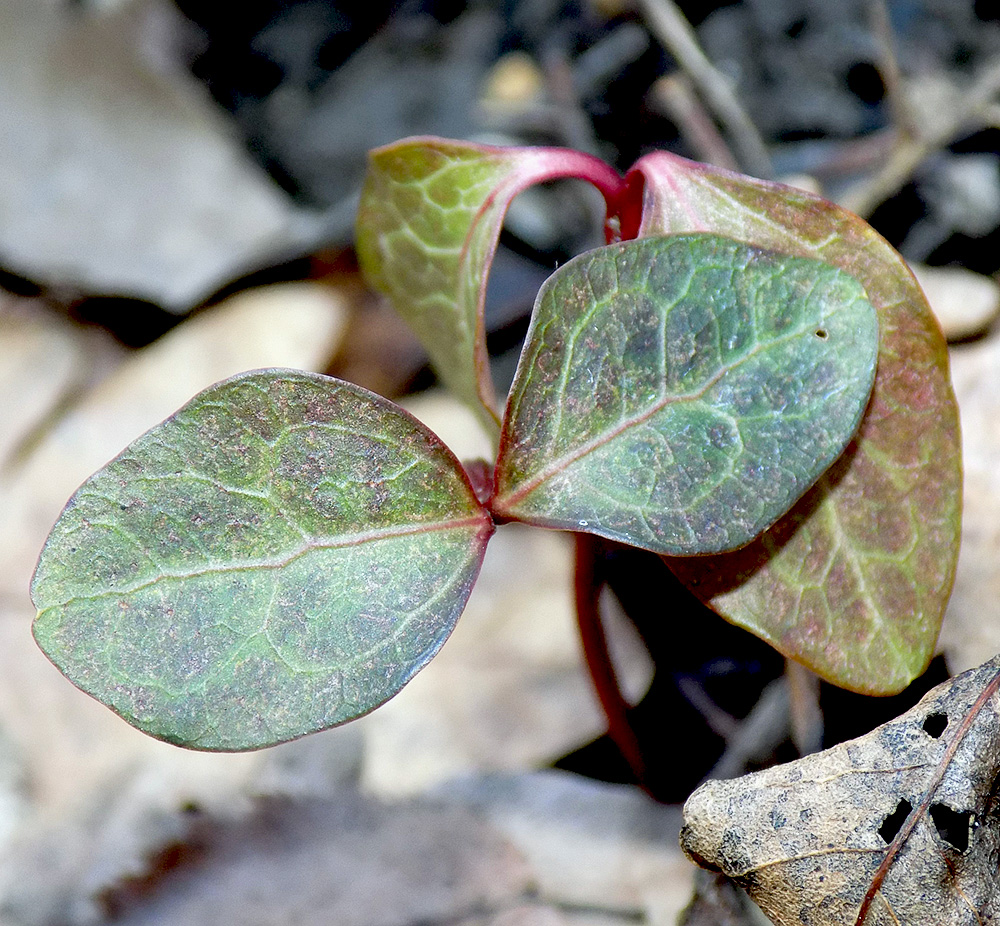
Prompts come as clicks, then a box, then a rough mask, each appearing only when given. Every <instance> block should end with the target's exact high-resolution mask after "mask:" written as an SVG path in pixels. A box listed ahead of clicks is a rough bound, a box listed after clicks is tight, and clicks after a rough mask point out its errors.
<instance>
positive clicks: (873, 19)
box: [868, 0, 920, 138]
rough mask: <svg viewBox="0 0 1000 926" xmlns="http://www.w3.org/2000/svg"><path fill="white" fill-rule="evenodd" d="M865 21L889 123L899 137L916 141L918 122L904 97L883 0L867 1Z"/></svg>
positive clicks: (890, 23) (918, 128) (904, 93)
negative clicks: (876, 51) (873, 44)
mask: <svg viewBox="0 0 1000 926" xmlns="http://www.w3.org/2000/svg"><path fill="white" fill-rule="evenodd" d="M868 22H869V25H870V27H871V30H872V36H873V38H874V39H875V45H876V48H877V49H878V62H877V64H878V71H879V76H881V78H882V83H883V85H884V86H885V98H886V103H887V104H888V106H889V111H890V113H891V114H892V123H893V125H894V126H895V127H896V130H897V131H898V132H899V133H900V134H901V135H902V136H904V137H907V138H916V137H918V136H919V135H920V127H919V122H918V120H917V119H916V118H915V116H914V113H913V107H912V106H911V105H910V101H909V100H908V99H907V98H906V92H905V87H904V86H903V77H902V74H901V73H900V70H899V59H898V58H897V57H896V49H895V41H894V38H893V33H892V21H891V19H890V18H889V8H888V7H887V6H886V2H885V0H868Z"/></svg>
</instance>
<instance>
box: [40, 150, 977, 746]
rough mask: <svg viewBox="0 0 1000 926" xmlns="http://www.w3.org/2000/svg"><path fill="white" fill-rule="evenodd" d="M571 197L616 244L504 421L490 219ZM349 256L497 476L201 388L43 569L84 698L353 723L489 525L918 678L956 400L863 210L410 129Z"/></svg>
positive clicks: (85, 491) (403, 676) (947, 494)
mask: <svg viewBox="0 0 1000 926" xmlns="http://www.w3.org/2000/svg"><path fill="white" fill-rule="evenodd" d="M559 177H575V178H580V179H583V180H586V181H589V182H590V183H592V184H594V185H595V186H596V187H597V189H598V190H600V192H601V193H602V194H603V197H604V199H605V201H606V204H607V222H606V227H605V230H606V235H607V244H606V246H604V247H600V248H597V249H595V250H592V251H589V252H587V253H584V254H581V255H579V256H577V257H576V258H574V259H573V260H571V261H569V262H568V263H566V264H565V265H564V266H562V267H560V268H559V269H557V270H556V271H555V273H553V274H552V276H551V277H550V278H549V279H548V280H547V281H546V282H545V284H544V285H543V286H542V287H541V290H540V292H539V293H538V297H537V300H536V302H535V306H534V311H533V315H532V318H531V322H530V327H529V331H528V334H527V337H526V340H525V344H524V347H523V351H522V354H521V358H520V363H519V366H518V369H517V373H516V375H515V378H514V382H513V385H512V387H511V389H510V392H509V394H508V396H507V397H506V402H505V403H504V404H503V407H502V408H501V407H500V405H499V403H498V401H497V396H496V395H495V392H494V388H493V385H492V382H491V379H490V372H489V364H488V358H487V353H486V344H485V335H484V321H483V306H484V300H485V291H486V280H487V274H488V271H489V267H490V263H491V260H492V257H493V254H494V252H495V249H496V246H497V240H498V236H499V233H500V229H501V225H502V222H503V218H504V214H505V211H506V209H507V207H508V205H509V204H510V202H511V200H512V199H513V198H514V196H516V195H517V194H518V193H519V192H520V191H522V190H524V189H525V188H526V187H528V186H530V185H531V184H535V183H540V182H544V181H549V180H552V179H555V178H559ZM357 247H358V253H359V256H360V259H361V263H362V268H363V270H364V272H365V274H366V276H367V278H368V279H369V281H370V282H371V284H372V285H373V286H374V287H375V288H377V289H378V290H380V291H382V292H383V293H385V294H386V295H387V296H388V297H389V299H391V300H392V302H393V303H394V304H395V306H396V308H397V309H398V311H399V312H400V313H402V315H403V316H404V317H405V318H406V319H407V320H408V321H409V322H410V324H411V325H412V326H413V328H414V329H415V330H416V332H417V333H418V335H419V336H420V337H421V339H422V340H423V343H424V345H425V346H426V349H427V351H428V352H429V355H430V357H431V358H432V362H433V363H434V365H435V367H436V369H437V371H438V373H439V375H440V377H441V379H442V380H443V381H444V382H445V383H446V384H447V385H448V386H449V387H450V388H451V389H453V390H454V391H455V392H456V393H457V395H458V396H460V397H461V398H462V399H463V400H464V401H465V402H467V403H469V404H470V405H472V406H473V407H474V408H475V409H476V410H477V412H478V414H479V416H480V418H481V420H482V421H483V423H484V424H485V426H486V427H487V428H488V429H490V431H491V433H492V434H493V436H494V438H495V447H496V457H495V459H494V460H493V461H491V462H489V463H487V462H484V461H477V462H475V463H471V464H465V465H463V464H462V463H461V462H460V461H459V460H457V459H456V458H455V456H454V455H453V454H452V453H451V452H450V451H449V450H448V448H447V447H445V446H444V445H443V444H442V442H441V441H440V440H439V439H438V438H437V437H436V436H435V435H434V434H433V433H431V432H430V431H429V430H428V429H427V428H426V427H424V426H423V425H422V424H421V423H420V422H418V421H417V420H415V419H414V418H413V417H411V416H410V415H409V414H408V413H406V412H405V411H403V410H402V409H400V408H399V407H398V406H396V405H394V404H393V403H391V402H389V401H387V400H386V399H383V398H380V397H379V396H376V395H374V394H372V393H370V392H368V391H366V390H364V389H361V388H359V387H358V386H355V385H352V384H350V383H346V382H342V381H338V380H335V379H332V378H329V377H325V376H320V375H316V374H312V373H303V372H298V371H294V370H277V369H272V370H258V371H253V372H248V373H244V374H241V375H239V376H236V377H234V378H232V379H230V380H227V381H225V382H222V383H219V384H217V385H215V386H213V387H211V388H210V389H208V390H206V391H205V392H203V393H201V394H200V395H198V396H196V397H195V398H194V399H192V400H191V402H190V403H188V404H187V405H186V406H185V407H184V408H182V409H181V410H180V411H178V412H177V413H176V414H175V415H174V416H173V417H171V418H169V419H168V420H167V421H165V422H163V423H162V424H160V425H158V426H157V427H155V428H153V429H152V430H151V431H149V432H148V433H146V434H145V435H143V436H141V437H139V438H138V439H137V440H136V441H134V442H133V443H132V444H131V445H130V446H129V447H127V448H126V449H125V450H124V451H123V452H122V453H121V454H120V455H119V456H118V457H116V458H115V459H114V460H113V461H111V463H109V464H108V465H107V466H106V467H104V468H103V469H102V470H100V471H99V472H98V473H96V474H95V475H94V476H92V477H91V478H90V479H89V480H87V482H85V483H84V485H83V486H81V488H80V489H79V490H78V491H77V493H76V494H75V495H74V496H73V498H72V499H71V500H70V502H69V503H68V505H67V507H66V509H65V511H64V512H63V514H62V516H61V517H60V518H59V520H58V522H57V523H56V525H55V526H54V527H53V529H52V532H51V534H50V536H49V539H48V541H47V542H46V545H45V548H44V550H43V551H42V555H41V558H40V561H39V565H38V568H37V571H36V574H35V578H34V582H33V585H32V595H33V598H34V601H35V604H36V605H37V607H38V615H37V618H36V620H35V623H34V634H35V638H36V640H37V641H38V644H39V645H40V646H41V648H42V649H43V650H44V652H45V653H46V654H47V655H48V656H49V658H50V659H51V660H52V661H53V662H54V663H55V664H56V665H57V666H58V667H59V668H60V669H61V670H62V672H63V673H64V674H65V675H66V676H67V677H68V678H69V679H70V680H71V681H72V682H74V683H75V684H76V685H78V686H79V687H80V688H82V689H83V690H84V691H86V692H88V693H90V694H91V695H93V696H94V697H96V698H97V699H99V700H100V701H102V702H104V703H105V704H107V705H108V706H109V707H110V708H112V709H113V710H114V711H116V712H117V713H119V714H120V715H121V716H122V717H124V718H125V719H126V720H127V721H129V722H130V723H132V724H134V725H135V726H137V727H139V728H140V729H142V730H144V731H145V732H147V733H150V734H152V735H153V736H157V737H159V738H161V739H164V740H168V741H170V742H173V743H177V744H179V745H183V746H187V747H191V748H196V749H206V750H243V749H255V748H259V747H263V746H268V745H272V744H275V743H279V742H283V741H286V740H290V739H293V738H295V737H298V736H301V735H303V734H306V733H310V732H313V731H317V730H321V729H324V728H328V727H331V726H334V725H337V724H340V723H343V722H345V721H348V720H351V719H353V718H356V717H359V716H361V715H363V714H365V713H367V712H369V711H371V710H373V709H374V708H376V707H377V706H378V705H379V704H381V703H383V702H384V701H386V700H387V699H388V698H390V697H392V696H393V695H394V694H395V693H397V692H398V691H399V690H400V689H401V688H402V687H403V685H405V684H406V683H407V681H408V680H409V679H411V678H412V677H413V676H414V674H415V673H416V672H418V671H419V670H420V669H421V668H422V667H423V666H424V665H425V664H426V663H427V662H428V661H429V660H430V659H431V658H432V657H433V656H434V655H435V653H437V651H438V650H439V649H440V647H441V646H442V645H443V644H444V642H445V640H446V638H447V637H448V635H449V633H450V632H451V630H452V628H453V627H454V626H455V623H456V621H457V620H458V618H459V616H460V614H461V612H462V609H463V607H464V605H465V603H466V601H467V599H468V596H469V594H470V592H471V590H472V587H473V584H474V582H475V580H476V576H477V573H478V571H479V568H480V565H481V564H482V561H483V557H484V554H485V551H486V548H487V544H488V541H489V539H490V537H491V535H492V534H493V532H494V530H495V529H496V526H497V525H499V524H502V523H504V522H508V521H521V522H525V523H528V524H533V525H537V526H539V527H542V528H550V529H556V530H564V531H575V532H583V533H589V534H595V535H598V536H599V537H604V538H610V539H612V540H615V541H618V542H622V543H625V544H630V545H633V546H636V547H640V548H644V549H647V550H652V551H655V552H656V553H658V554H660V555H661V556H663V557H664V558H665V560H666V562H667V564H668V565H669V566H670V568H671V569H672V570H673V571H674V572H675V573H676V574H677V575H678V576H679V577H680V578H681V580H682V581H683V582H684V583H686V584H687V585H688V586H689V587H690V588H691V589H692V590H693V591H694V592H695V593H696V594H697V595H698V596H699V597H700V598H702V600H704V601H705V602H706V603H708V604H709V605H710V606H711V607H713V608H714V609H716V610H717V611H718V612H719V613H720V614H722V615H723V616H724V617H725V618H726V619H728V620H730V621H732V622H734V623H736V624H739V625H741V626H743V627H745V628H747V629H749V630H751V631H752V632H753V633H755V634H757V635H759V636H760V637H762V638H764V639H765V640H767V641H769V642H770V643H771V644H773V645H774V646H775V647H776V648H777V649H778V650H780V651H781V652H782V653H784V654H785V655H786V656H788V657H790V658H792V659H795V660H798V661H799V662H802V663H804V664H805V665H807V666H809V667H811V668H812V669H814V670H815V671H816V672H818V673H819V674H820V675H821V676H823V677H825V678H827V679H829V680H831V681H833V682H836V683H838V684H840V685H843V686H846V687H850V688H852V689H854V690H858V691H863V692H869V693H891V692H895V691H898V690H900V689H902V688H903V687H905V685H906V684H907V683H908V682H909V681H910V680H911V679H912V678H914V677H915V676H916V675H917V674H919V673H920V672H921V671H922V670H923V669H924V667H925V666H926V664H927V662H928V661H929V659H930V656H931V655H932V652H933V647H934V643H935V640H936V637H937V632H938V628H939V625H940V621H941V616H942V612H943V609H944V605H945V603H946V601H947V598H948V594H949V591H950V587H951V582H952V577H953V574H954V567H955V560H956V554H957V546H958V530H959V517H960V507H959V506H960V494H961V493H960V488H961V486H960V481H961V474H960V458H959V440H958V423H957V411H956V407H955V402H954V398H953V395H952V392H951V389H950V385H949V381H948V371H947V355H946V352H945V345H944V343H943V340H942V337H941V335H940V332H939V329H938V328H937V325H936V322H935V321H934V319H933V316H932V315H931V312H930V310H929V308H928V306H927V304H926V302H925V300H924V298H923V296H922V294H921V292H920V290H919V288H918V287H917V285H916V283H915V282H914V279H913V277H912V275H911V274H910V272H909V270H908V269H907V267H906V265H905V264H904V262H903V261H902V259H901V258H900V257H899V256H898V255H897V254H896V253H895V252H894V251H893V250H892V249H891V248H890V247H889V245H888V244H886V242H885V241H884V240H883V239H881V238H880V237H879V236H878V235H877V234H876V233H875V232H874V231H873V230H872V229H871V228H870V227H869V226H868V225H866V224H865V223H864V222H863V221H862V220H860V219H859V218H857V217H856V216H854V215H851V214H849V213H847V212H845V211H844V210H842V209H840V208H838V207H837V206H835V205H833V204H832V203H829V202H826V201H824V200H822V199H820V198H818V197H816V196H813V195H811V194H808V193H805V192H802V191H799V190H795V189H792V188H789V187H784V186H781V185H778V184H773V183H765V182H762V181H759V180H754V179H751V178H749V177H744V176H740V175H737V174H734V173H730V172H727V171H723V170H719V169H716V168H713V167H709V166H706V165H703V164H696V163H692V162H689V161H686V160H683V159H681V158H678V157H675V156H673V155H670V154H666V153H655V154H651V155H646V156H644V157H643V158H641V159H640V160H639V161H638V162H637V163H636V165H635V166H634V167H633V168H632V169H631V170H630V171H629V172H628V173H627V174H626V175H625V176H624V177H622V176H620V175H619V174H618V173H616V172H615V171H614V170H612V169H611V168H610V167H609V166H607V165H606V164H604V163H602V162H600V161H598V160H596V159H594V158H592V157H590V156H588V155H584V154H581V153H578V152H573V151H565V150H560V149H533V148H496V147H487V146H483V145H475V144H469V143H464V142H456V141H446V140H442V139H435V138H418V139H408V140H404V141H401V142H398V143H396V144H393V145H390V146H387V147H385V148H381V149H379V150H376V151H374V152H373V153H372V155H371V159H370V168H369V172H368V176H367V179H366V183H365V186H364V190H363V193H362V197H361V204H360V210H359V215H358V226H357ZM669 612H670V603H669V602H664V619H669Z"/></svg>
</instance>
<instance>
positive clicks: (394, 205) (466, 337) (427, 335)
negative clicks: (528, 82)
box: [357, 138, 620, 434]
mask: <svg viewBox="0 0 1000 926" xmlns="http://www.w3.org/2000/svg"><path fill="white" fill-rule="evenodd" d="M566 176H570V177H579V176H583V177H587V178H589V179H591V180H593V181H594V182H596V183H597V184H598V185H599V186H601V185H616V184H619V183H620V178H619V177H618V175H617V174H616V173H615V172H614V171H613V170H612V169H611V168H610V167H608V166H607V165H606V164H604V163H603V162H601V161H598V160H597V159H596V158H593V157H590V156H589V155H585V154H582V153H580V152H577V151H569V150H565V149H558V148H497V147H491V146H488V145H476V144H470V143H468V142H459V141H450V140H447V139H440V138H416V139H404V140H402V141H399V142H396V143H394V144H391V145H387V146H386V147H384V148H378V149H376V150H375V151H373V152H371V154H370V156H369V167H368V173H367V175H366V177H365V183H364V187H363V189H362V192H361V203H360V205H359V207H358V221H357V250H358V258H359V260H360V263H361V267H362V270H363V271H364V273H365V276H366V277H367V279H368V280H369V282H370V283H371V284H372V285H373V286H374V287H375V288H376V289H378V290H380V291H381V292H383V293H385V294H386V295H387V296H388V297H389V298H390V300H391V301H392V304H393V306H394V307H395V309H396V311H397V312H399V314H400V315H401V316H402V317H403V318H404V319H406V321H407V322H409V324H410V325H411V327H412V328H413V330H414V331H415V332H416V334H417V336H418V337H419V338H420V341H421V343H422V344H423V346H424V348H425V350H427V352H428V354H429V356H430V358H431V362H432V364H433V365H434V368H435V370H436V371H437V373H438V375H439V376H440V377H441V379H442V381H443V382H444V383H445V384H446V385H447V386H448V388H449V389H451V390H452V391H453V392H454V393H455V394H456V395H457V396H458V397H459V398H460V399H461V400H462V401H464V402H466V403H467V404H469V405H470V406H471V407H472V408H474V409H476V410H477V411H478V412H479V413H480V414H481V415H482V416H484V420H485V421H486V423H487V424H488V425H489V426H490V428H491V430H492V431H493V433H494V434H495V433H496V426H497V419H496V395H495V393H494V391H493V385H492V382H491V380H490V374H489V367H488V357H487V354H486V338H485V333H484V325H483V305H484V301H485V298H486V279H487V273H488V271H489V266H490V263H491V261H492V259H493V254H494V252H495V250H496V246H497V239H498V237H499V235H500V228H501V225H502V224H503V218H504V214H505V213H506V211H507V207H508V206H509V205H510V202H511V200H512V199H513V198H514V197H515V196H516V195H517V194H518V193H520V192H521V191H522V190H523V189H525V187H528V186H530V185H532V184H534V183H538V182H540V181H542V180H551V179H554V178H556V177H566Z"/></svg>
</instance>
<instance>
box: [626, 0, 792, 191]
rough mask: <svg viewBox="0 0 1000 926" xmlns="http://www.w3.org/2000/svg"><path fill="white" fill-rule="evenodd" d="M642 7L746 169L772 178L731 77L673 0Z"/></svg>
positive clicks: (651, 0)
mask: <svg viewBox="0 0 1000 926" xmlns="http://www.w3.org/2000/svg"><path fill="white" fill-rule="evenodd" d="M639 7H640V9H641V10H642V13H643V16H644V17H645V19H646V22H647V23H648V25H649V28H650V30H651V31H652V32H653V34H654V35H655V36H656V38H657V40H658V41H659V42H660V44H661V45H663V46H664V47H665V48H666V49H667V50H668V51H669V52H670V54H672V55H673V56H674V58H676V59H677V63H678V64H679V65H680V66H681V68H683V69H684V71H685V72H686V73H687V75H688V76H689V77H690V78H691V80H692V82H693V83H694V85H695V87H696V88H697V89H698V92H699V93H700V94H701V96H702V98H703V99H704V100H705V104H706V105H707V106H708V108H709V109H710V110H711V111H712V112H713V113H714V114H715V116H716V118H717V119H718V120H719V121H720V122H721V123H722V125H723V127H724V128H725V130H726V132H727V133H728V134H729V136H730V138H731V139H732V144H733V148H734V149H735V151H736V154H737V156H738V157H739V160H740V164H741V165H742V167H743V169H744V170H746V171H748V172H749V173H751V174H755V175H756V176H758V177H763V178H764V179H771V178H772V177H773V176H774V169H773V167H772V165H771V156H770V155H769V154H768V152H767V148H766V146H765V145H764V140H763V139H762V138H761V136H760V133H759V132H758V131H757V127H756V126H755V125H754V124H753V122H752V120H751V119H750V117H749V116H748V115H747V113H746V111H745V110H744V109H743V107H742V106H741V105H740V101H739V100H738V99H737V98H736V94H735V93H734V92H733V88H732V85H731V84H730V82H729V79H728V78H727V77H726V76H725V75H724V74H723V73H722V72H721V71H720V70H719V69H718V68H716V67H715V65H714V64H712V62H711V61H709V60H708V58H707V57H706V56H705V53H704V52H703V51H702V49H701V46H700V45H699V44H698V39H697V38H696V37H695V34H694V30H693V29H692V28H691V24H690V23H689V22H688V21H687V20H686V19H685V18H684V14H683V13H681V11H680V10H679V9H678V7H677V5H676V4H675V3H674V0H639Z"/></svg>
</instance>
